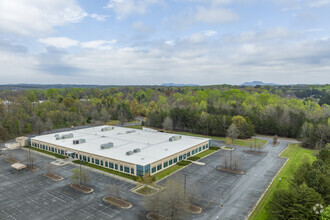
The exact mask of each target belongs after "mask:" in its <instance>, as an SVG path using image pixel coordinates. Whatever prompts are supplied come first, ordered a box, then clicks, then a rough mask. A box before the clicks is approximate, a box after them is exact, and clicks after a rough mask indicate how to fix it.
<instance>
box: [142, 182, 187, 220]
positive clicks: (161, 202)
mask: <svg viewBox="0 0 330 220" xmlns="http://www.w3.org/2000/svg"><path fill="white" fill-rule="evenodd" d="M164 188H165V189H164V190H162V191H160V192H157V193H155V194H154V195H152V196H150V197H148V199H147V201H146V203H145V207H146V209H147V210H148V211H150V212H155V213H157V214H158V215H160V216H165V217H168V218H169V219H184V218H185V216H187V214H188V212H187V206H188V205H189V200H190V199H189V193H187V196H186V197H185V196H184V195H185V193H184V188H183V186H182V184H180V183H178V181H176V180H174V179H172V178H171V179H168V180H167V181H166V183H165V185H164Z"/></svg>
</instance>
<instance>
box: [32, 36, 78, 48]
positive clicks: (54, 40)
mask: <svg viewBox="0 0 330 220" xmlns="http://www.w3.org/2000/svg"><path fill="white" fill-rule="evenodd" d="M38 41H39V42H40V43H43V44H46V45H47V46H53V47H57V48H69V47H73V46H77V45H78V43H79V41H77V40H72V39H70V38H67V37H49V38H42V39H39V40H38Z"/></svg>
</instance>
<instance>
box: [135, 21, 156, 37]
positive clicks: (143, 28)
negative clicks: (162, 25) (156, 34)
mask: <svg viewBox="0 0 330 220" xmlns="http://www.w3.org/2000/svg"><path fill="white" fill-rule="evenodd" d="M132 28H133V29H134V30H135V31H138V32H140V33H144V34H148V33H151V32H153V31H154V28H151V27H148V26H146V25H145V24H144V23H143V22H142V21H137V22H134V23H133V24H132Z"/></svg>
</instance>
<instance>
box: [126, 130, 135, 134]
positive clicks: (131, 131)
mask: <svg viewBox="0 0 330 220" xmlns="http://www.w3.org/2000/svg"><path fill="white" fill-rule="evenodd" d="M134 132H135V130H129V131H126V134H130V133H134Z"/></svg>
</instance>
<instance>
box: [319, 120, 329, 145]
mask: <svg viewBox="0 0 330 220" xmlns="http://www.w3.org/2000/svg"><path fill="white" fill-rule="evenodd" d="M315 133H316V137H317V142H316V146H317V148H318V149H321V148H323V147H324V146H325V145H326V144H327V143H328V142H329V137H330V130H329V126H328V125H322V124H319V125H317V127H316V131H315Z"/></svg>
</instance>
